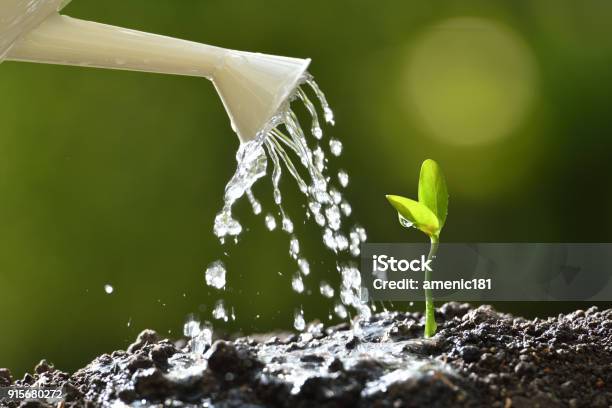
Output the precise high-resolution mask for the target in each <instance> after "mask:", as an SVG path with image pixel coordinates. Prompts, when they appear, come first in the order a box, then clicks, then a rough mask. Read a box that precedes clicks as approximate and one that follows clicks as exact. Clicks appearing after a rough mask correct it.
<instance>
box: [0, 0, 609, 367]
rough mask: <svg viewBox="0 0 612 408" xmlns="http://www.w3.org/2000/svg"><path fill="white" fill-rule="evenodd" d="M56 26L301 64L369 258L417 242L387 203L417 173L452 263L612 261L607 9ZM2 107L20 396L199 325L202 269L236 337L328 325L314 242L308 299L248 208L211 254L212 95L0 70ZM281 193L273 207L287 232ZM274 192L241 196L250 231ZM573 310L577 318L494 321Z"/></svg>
mask: <svg viewBox="0 0 612 408" xmlns="http://www.w3.org/2000/svg"><path fill="white" fill-rule="evenodd" d="M65 12H66V14H68V15H71V16H74V17H79V18H84V19H90V20H94V21H100V22H105V23H109V24H114V25H120V26H125V27H130V28H135V29H140V30H146V31H150V32H155V33H161V34H166V35H171V36H176V37H180V38H186V39H190V40H195V41H200V42H205V43H209V44H215V45H219V46H223V47H229V48H235V49H243V50H252V51H260V52H265V53H271V54H280V55H288V56H296V57H311V58H312V59H313V64H312V66H311V72H312V73H313V75H315V77H316V79H317V81H318V83H319V85H320V86H321V87H322V88H323V90H324V91H325V92H326V93H327V96H328V99H329V100H330V102H331V104H332V106H333V107H334V109H335V112H336V116H337V118H336V119H337V125H336V127H334V128H332V129H329V128H328V129H325V130H326V132H327V134H328V135H331V136H334V137H338V138H340V139H342V140H343V141H344V145H345V152H344V155H343V156H342V158H341V160H339V165H340V167H342V168H345V169H347V170H348V171H349V174H350V175H351V183H350V185H349V189H348V192H347V196H348V198H349V199H350V200H351V202H352V204H353V212H354V214H355V219H357V220H358V221H359V222H360V223H361V224H363V225H364V226H366V227H367V229H368V233H369V238H370V240H371V241H374V242H392V241H410V240H421V239H422V237H421V236H420V234H418V233H416V232H414V233H411V232H409V231H406V230H403V229H402V228H401V227H400V226H399V225H398V223H397V219H396V217H395V215H394V211H393V210H392V209H391V208H390V207H389V205H388V204H387V203H386V201H385V199H384V194H386V193H396V194H404V195H414V194H415V192H416V182H417V175H418V169H419V164H420V162H421V161H422V160H423V159H424V158H434V159H436V160H437V161H438V162H439V163H440V164H441V165H442V168H443V169H444V170H445V172H446V175H447V179H448V184H449V186H450V187H449V189H450V192H451V202H450V217H449V220H448V223H447V226H446V228H445V232H444V239H445V240H446V241H447V242H453V241H455V242H470V241H474V242H512V241H521V242H529V241H531V242H606V241H609V240H610V232H611V231H612V216H611V215H610V211H609V210H610V206H611V204H612V189H610V174H612V160H611V158H612V157H611V156H612V155H611V147H612V138H611V131H612V115H611V114H610V95H611V94H612V69H611V68H610V67H611V66H612V25H611V24H610V21H612V3H611V2H605V1H582V2H572V1H552V0H551V1H513V2H501V1H490V0H482V1H467V2H466V1H450V2H418V1H405V0H402V1H399V0H398V1H385V2H374V1H365V0H353V1H325V0H311V1H299V2H298V1H289V0H282V1H277V0H272V1H265V2H261V1H259V2H258V1H253V0H240V1H239V0H223V1H221V0H214V1H213V0H181V1H180V2H179V1H176V0H154V1H152V0H129V1H126V0H106V1H94V0H75V1H74V2H73V3H72V4H70V5H69V6H68V7H67V8H66V10H65ZM0 95H1V98H0V124H1V126H0V131H1V133H0V153H1V157H0V366H3V367H9V368H10V369H12V370H13V371H14V373H15V374H17V375H21V374H22V373H23V372H24V371H25V370H29V369H31V368H32V367H33V365H34V364H35V363H36V362H37V361H38V360H40V359H41V358H43V357H45V358H48V359H49V360H50V361H52V362H54V363H55V364H56V366H58V367H60V368H62V369H64V370H74V369H76V368H78V367H80V366H82V365H84V364H85V363H86V362H88V361H90V360H91V359H92V358H93V357H94V356H96V355H97V354H100V353H102V352H108V351H112V350H114V349H117V348H124V347H126V346H127V344H129V342H130V341H131V340H132V339H133V338H134V337H135V336H136V334H137V333H138V332H139V331H140V330H142V329H144V328H154V329H156V330H158V331H159V332H161V333H165V334H168V335H169V336H171V337H177V336H179V335H180V334H181V331H182V330H181V326H182V324H183V322H184V321H185V318H186V316H187V315H188V314H190V313H194V314H196V315H198V316H200V318H202V319H210V318H211V317H210V312H211V309H212V307H213V306H214V303H215V302H216V300H217V299H218V298H219V294H218V293H215V292H214V291H210V290H209V289H208V288H207V287H206V285H205V283H204V275H203V272H204V269H205V267H206V265H207V264H208V263H210V262H212V261H214V260H215V259H218V258H222V259H224V261H225V262H226V265H227V267H228V288H229V289H228V290H227V291H226V293H225V294H224V295H223V297H224V298H225V299H226V302H227V304H228V305H230V306H233V307H234V308H235V311H236V315H237V317H238V318H237V321H236V322H235V323H232V324H228V325H220V324H218V323H217V326H220V327H222V328H223V330H228V331H242V332H247V333H248V332H254V331H264V330H270V329H274V328H285V329H287V328H290V327H291V322H292V319H293V310H294V308H295V307H299V306H300V305H303V307H304V309H305V315H306V319H313V318H317V317H321V318H323V319H326V316H327V314H328V312H329V310H330V308H331V307H332V303H331V302H330V301H328V300H327V299H324V298H322V297H321V296H320V295H318V290H317V288H318V282H319V281H320V280H321V279H326V280H328V281H330V282H335V283H337V282H338V278H337V277H336V273H335V270H334V263H333V258H332V257H331V256H330V255H329V254H328V253H327V252H326V251H324V250H323V247H322V245H321V241H320V233H319V231H318V230H317V228H315V227H313V226H312V225H305V226H303V225H301V223H298V225H297V227H298V233H299V234H300V236H301V237H302V242H301V243H302V247H303V248H304V253H305V254H306V255H307V257H309V259H311V263H312V265H313V268H312V269H313V273H312V274H311V275H310V276H309V277H308V278H307V279H306V285H307V287H309V288H310V289H313V293H312V294H310V295H308V294H304V295H296V294H294V293H293V292H292V291H291V290H290V276H291V275H292V273H293V272H294V271H295V269H296V268H295V264H294V262H293V261H291V260H290V258H289V256H288V253H287V252H288V242H287V238H286V235H284V234H283V233H281V232H279V231H275V232H274V233H269V232H268V231H267V230H265V228H264V225H263V219H262V217H254V216H252V215H250V209H249V206H248V203H246V202H241V203H239V204H238V206H237V209H236V212H237V215H238V217H239V218H240V219H241V221H243V224H244V225H245V226H248V228H249V230H248V232H247V233H245V234H244V236H243V237H242V239H241V241H242V242H241V244H242V245H239V246H237V247H236V246H233V245H232V246H230V247H229V255H230V256H229V257H226V256H224V255H223V251H225V250H226V249H223V248H222V247H221V246H220V245H219V243H218V241H217V239H216V238H215V237H214V236H213V235H212V224H213V218H214V215H215V213H216V212H217V210H218V209H219V208H220V206H221V198H222V192H223V187H224V184H225V182H226V181H227V180H228V179H229V177H230V176H231V174H232V172H233V169H234V166H235V160H234V154H235V150H236V148H237V145H238V140H237V138H236V137H235V135H234V134H233V133H232V131H231V129H230V126H229V121H228V118H227V116H226V114H225V112H224V110H223V107H222V105H221V103H220V101H219V99H218V96H217V95H216V93H215V91H214V89H213V87H212V86H211V84H210V83H209V82H208V81H206V80H203V79H198V78H185V77H172V76H163V75H153V74H142V73H131V72H113V71H103V70H95V69H84V68H70V67H57V66H45V65H28V64H20V63H12V62H7V63H4V64H2V65H0ZM294 184H295V183H292V181H291V180H289V179H286V180H284V182H283V190H284V194H285V197H286V200H287V204H286V209H287V211H288V212H289V213H290V214H292V215H293V218H294V220H297V219H301V217H302V215H303V214H304V209H303V208H302V204H303V199H302V197H301V196H300V195H299V192H298V191H297V188H296V187H295V185H294ZM270 190H271V189H270V187H269V182H268V181H264V182H262V183H260V184H259V185H257V187H256V188H255V193H256V194H257V195H258V196H259V197H260V198H262V201H263V204H264V211H266V210H269V211H272V210H273V206H272V202H271V199H270V196H271V191H270ZM279 272H281V273H282V276H281V275H279ZM105 284H111V285H112V286H113V287H114V289H115V291H114V293H112V294H111V295H107V294H106V293H105V292H104V285H105ZM576 306H580V307H587V306H588V305H575V304H564V303H547V304H512V303H507V304H499V305H497V307H498V308H500V309H502V310H507V311H512V312H515V313H520V314H523V315H527V316H534V315H547V314H549V313H557V312H560V311H566V310H570V309H572V308H574V307H576ZM399 307H406V306H403V305H401V306H399ZM258 315H259V317H258ZM128 322H129V324H128Z"/></svg>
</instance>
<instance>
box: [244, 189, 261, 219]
mask: <svg viewBox="0 0 612 408" xmlns="http://www.w3.org/2000/svg"><path fill="white" fill-rule="evenodd" d="M246 193H247V197H248V199H249V202H250V203H251V208H253V214H255V215H258V214H261V203H260V202H259V201H257V199H256V198H255V196H254V195H253V192H252V191H251V189H250V188H249V189H248V190H247V191H246Z"/></svg>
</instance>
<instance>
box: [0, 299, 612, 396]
mask: <svg viewBox="0 0 612 408" xmlns="http://www.w3.org/2000/svg"><path fill="white" fill-rule="evenodd" d="M436 319H437V321H438V327H439V332H438V334H437V335H436V336H435V337H434V338H432V339H428V340H424V339H422V338H421V336H422V332H423V316H422V314H420V313H402V312H384V313H380V314H376V315H374V316H372V318H371V319H370V321H368V322H364V323H362V324H361V325H360V327H359V328H358V329H357V330H353V329H351V328H350V326H349V325H348V324H342V325H339V326H335V327H327V328H325V327H323V325H322V324H319V323H312V324H311V325H310V326H309V328H308V330H307V332H305V333H302V334H299V335H296V334H289V333H287V334H283V335H262V336H251V337H246V338H238V339H234V340H231V341H229V340H217V341H216V342H214V343H213V344H212V346H210V347H208V348H207V350H206V351H205V352H204V354H200V355H194V354H193V353H189V351H188V350H189V349H188V348H187V347H186V346H185V341H182V342H179V343H173V342H171V341H169V340H167V339H162V338H161V337H160V336H158V335H157V334H156V333H155V332H153V331H150V330H146V331H144V332H142V333H141V334H140V335H139V336H138V339H137V340H136V341H135V342H134V343H133V344H132V345H130V347H129V348H128V350H126V351H115V352H113V353H112V354H104V355H101V356H99V357H98V358H96V359H95V360H94V361H93V362H91V363H90V364H89V365H87V366H86V367H85V368H83V369H81V370H79V371H77V372H76V373H74V374H72V375H69V374H67V373H63V372H61V371H60V370H58V369H55V368H53V367H52V366H50V365H49V364H48V363H46V362H45V361H42V362H41V363H40V364H39V365H37V366H36V368H35V369H34V372H33V373H32V374H26V375H25V377H24V378H23V379H19V380H13V378H12V377H11V375H10V372H9V371H8V370H5V369H0V386H7V385H9V384H12V385H36V386H57V387H63V389H64V391H65V393H66V398H65V401H64V402H62V403H60V405H59V406H63V407H98V406H114V407H122V406H126V405H129V406H135V407H139V406H177V407H183V406H185V407H191V406H208V405H207V404H210V405H214V406H215V407H264V406H265V407H291V408H298V407H312V406H327V407H360V406H363V407H370V406H372V407H455V406H459V407H503V408H510V407H514V408H520V407H542V408H544V407H564V406H565V407H610V406H612V309H611V310H604V311H600V310H598V309H597V308H596V307H593V308H590V309H588V310H586V311H582V310H577V311H575V312H573V313H571V314H568V315H559V316H558V317H551V318H548V319H535V320H525V319H522V318H518V317H514V316H511V315H508V314H501V313H498V312H496V311H494V310H493V309H492V308H490V307H487V306H481V307H478V308H472V307H470V306H469V305H467V304H457V303H448V304H445V305H443V306H442V307H441V308H439V309H438V310H437V313H436ZM0 405H2V406H9V407H19V406H21V407H40V406H42V407H47V406H49V407H50V406H53V407H57V406H58V404H57V403H54V404H53V405H51V404H44V403H40V402H21V403H17V402H8V401H0Z"/></svg>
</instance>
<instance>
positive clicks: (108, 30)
mask: <svg viewBox="0 0 612 408" xmlns="http://www.w3.org/2000/svg"><path fill="white" fill-rule="evenodd" d="M3 1H4V0H3ZM8 1H9V2H10V1H14V0H8ZM52 1H57V0H39V3H45V2H47V3H48V2H52ZM0 7H2V6H0ZM0 13H1V10H0ZM2 35H3V33H2V27H0V36H2ZM0 40H1V38H0ZM0 45H1V43H0ZM1 51H2V50H0V52H1ZM4 58H5V59H6V60H12V61H25V62H37V63H48V64H61V65H75V66H85V67H96V68H108V69H119V70H131V71H142V72H156V73H164V74H176V75H189V76H200V77H205V78H208V79H210V80H212V82H213V83H214V85H215V88H216V89H217V91H218V92H219V94H220V96H221V99H222V101H223V104H224V106H225V108H226V110H227V113H228V115H229V117H230V120H231V123H232V128H233V129H234V130H235V131H236V133H237V134H238V137H239V138H240V140H241V141H242V142H246V141H249V140H252V139H254V138H255V137H256V136H258V134H259V133H260V132H261V131H262V130H263V129H264V128H265V127H266V125H267V123H268V122H270V120H272V119H273V117H274V116H275V114H276V113H277V111H278V110H279V108H280V107H281V106H282V104H283V103H284V102H285V101H286V100H287V99H288V98H289V97H290V96H291V94H292V93H293V91H294V89H295V87H296V86H297V85H298V84H299V82H300V80H301V78H302V77H303V76H304V75H305V71H306V69H307V67H308V65H309V63H310V60H309V59H299V58H288V57H279V56H273V55H266V54H258V53H250V52H242V51H234V50H227V49H224V48H220V47H214V46H210V45H205V44H200V43H196V42H191V41H185V40H179V39H176V38H171V37H165V36H161V35H155V34H149V33H144V32H140V31H135V30H129V29H124V28H120V27H115V26H110V25H106V24H99V23H94V22H90V21H83V20H79V19H75V18H71V17H67V16H62V15H59V14H58V13H57V12H55V11H54V12H52V13H50V14H49V15H47V16H45V17H44V19H42V22H40V23H39V24H38V25H36V26H35V27H33V28H31V29H29V30H28V31H27V32H24V33H21V35H19V36H18V37H17V38H15V39H14V42H13V43H12V44H11V45H10V48H9V47H7V50H6V51H5V52H4ZM1 59H2V54H1V53H0V60H1Z"/></svg>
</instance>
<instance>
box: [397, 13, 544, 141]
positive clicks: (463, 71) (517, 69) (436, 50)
mask: <svg viewBox="0 0 612 408" xmlns="http://www.w3.org/2000/svg"><path fill="white" fill-rule="evenodd" d="M405 72H406V75H405V76H404V77H403V78H402V81H403V82H402V86H401V91H402V95H403V99H404V105H405V107H406V109H408V113H410V114H412V115H415V116H416V119H417V125H418V126H419V127H421V128H422V130H423V131H424V132H425V133H427V134H428V135H431V136H433V137H435V138H436V139H438V140H440V141H442V142H445V143H451V144H458V145H474V144H483V143H489V142H493V141H497V140H500V139H501V138H503V137H505V136H507V135H509V134H511V133H512V131H513V130H515V129H516V128H517V126H519V125H520V124H521V122H522V121H523V119H524V118H525V114H526V113H527V112H528V111H529V109H530V107H531V106H532V105H533V100H534V95H535V93H536V86H537V83H536V82H537V80H536V62H535V59H534V57H533V55H532V53H531V51H530V49H529V47H528V46H527V44H525V42H524V41H523V40H522V39H521V38H520V36H519V35H518V34H517V33H515V32H514V31H513V30H511V29H510V28H508V27H505V26H504V25H502V24H500V23H497V22H494V21H491V20H486V19H482V18H472V17H461V18H452V19H449V20H446V21H443V22H441V23H438V24H436V25H434V26H433V27H431V28H429V29H428V30H427V31H426V32H425V33H424V34H423V35H422V36H420V37H419V39H418V40H417V42H416V44H415V46H414V47H413V48H412V50H411V53H410V55H409V58H408V63H407V66H406V71H405Z"/></svg>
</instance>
